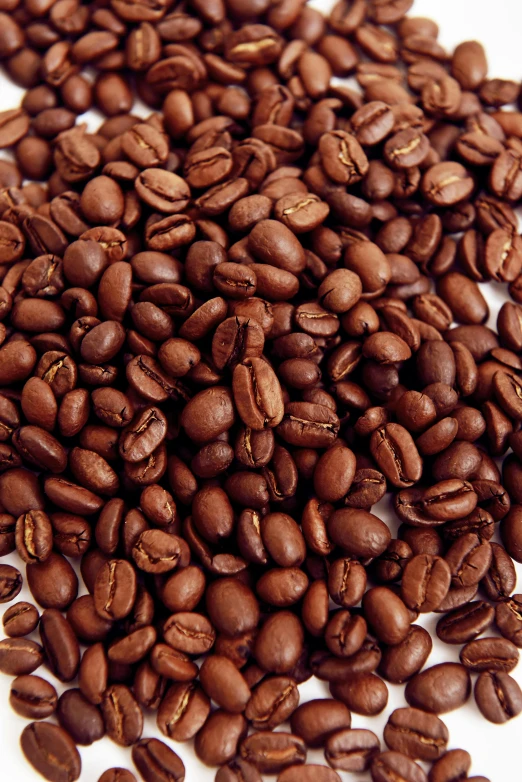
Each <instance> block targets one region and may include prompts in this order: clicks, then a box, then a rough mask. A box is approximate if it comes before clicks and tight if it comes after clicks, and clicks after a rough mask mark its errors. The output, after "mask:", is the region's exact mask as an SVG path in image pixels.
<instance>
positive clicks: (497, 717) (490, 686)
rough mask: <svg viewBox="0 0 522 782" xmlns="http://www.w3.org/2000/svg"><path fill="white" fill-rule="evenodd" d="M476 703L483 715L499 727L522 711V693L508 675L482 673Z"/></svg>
mask: <svg viewBox="0 0 522 782" xmlns="http://www.w3.org/2000/svg"><path fill="white" fill-rule="evenodd" d="M475 701H476V702H477V706H478V707H479V709H480V711H481V713H482V715H483V716H484V717H485V718H486V719H487V720H489V722H493V723H495V724H497V725H499V724H501V723H503V722H507V721H508V720H510V719H512V718H513V717H516V716H517V715H518V714H520V712H521V711H522V691H521V690H520V687H519V685H518V684H517V682H516V681H515V680H514V679H513V678H512V677H511V676H509V674H507V673H501V672H484V673H481V674H480V676H479V677H478V679H477V681H476V684H475Z"/></svg>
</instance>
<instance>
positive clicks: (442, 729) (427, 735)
mask: <svg viewBox="0 0 522 782" xmlns="http://www.w3.org/2000/svg"><path fill="white" fill-rule="evenodd" d="M448 740H449V733H448V729H447V728H446V726H445V725H444V723H443V722H442V720H440V719H439V718H438V717H436V716H435V715H434V714H426V713H425V712H423V711H421V710H420V709H412V708H406V709H395V711H393V712H392V714H391V715H390V718H389V719H388V722H387V723H386V727H385V728H384V741H385V742H386V745H387V746H388V747H389V748H390V749H391V750H394V751H396V752H402V753H404V754H405V755H408V757H410V758H413V759H419V760H431V761H433V760H437V759H438V758H440V757H441V756H442V755H443V754H444V753H445V752H446V748H447V746H448Z"/></svg>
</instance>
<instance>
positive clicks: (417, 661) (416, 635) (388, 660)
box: [379, 625, 432, 684]
mask: <svg viewBox="0 0 522 782" xmlns="http://www.w3.org/2000/svg"><path fill="white" fill-rule="evenodd" d="M431 649H432V641H431V637H430V635H429V633H427V632H426V630H424V628H423V627H418V626H417V625H412V627H411V629H410V631H409V633H408V635H407V636H406V638H405V639H404V640H403V641H401V642H400V643H399V644H396V645H393V646H387V647H385V649H384V650H383V653H382V660H381V662H380V664H379V673H380V674H381V676H383V677H384V678H385V679H386V680H387V681H389V682H392V684H402V683H403V682H405V681H407V680H408V679H411V677H412V676H414V675H415V674H416V673H418V671H420V669H421V668H422V667H423V666H424V663H425V662H426V660H427V659H428V657H429V655H430V653H431Z"/></svg>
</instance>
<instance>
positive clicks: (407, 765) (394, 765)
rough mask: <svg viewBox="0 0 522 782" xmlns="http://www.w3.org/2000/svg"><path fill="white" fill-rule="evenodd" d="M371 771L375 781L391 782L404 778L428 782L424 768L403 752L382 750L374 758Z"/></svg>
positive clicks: (411, 780) (417, 781) (415, 781)
mask: <svg viewBox="0 0 522 782" xmlns="http://www.w3.org/2000/svg"><path fill="white" fill-rule="evenodd" d="M370 772H371V776H372V780H373V782H391V780H393V779H397V778H399V779H404V780H408V782H426V780H427V776H426V774H425V773H424V771H423V770H422V768H421V767H420V766H419V765H417V763H415V762H414V761H413V760H411V759H410V758H409V757H408V756H407V755H403V754H402V752H393V751H390V752H381V753H380V754H379V755H376V756H375V757H374V759H373V760H372V764H371V766H370Z"/></svg>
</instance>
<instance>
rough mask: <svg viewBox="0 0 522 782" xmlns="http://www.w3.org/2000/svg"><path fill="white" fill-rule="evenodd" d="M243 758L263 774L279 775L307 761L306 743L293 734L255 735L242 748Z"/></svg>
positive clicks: (244, 742) (249, 737)
mask: <svg viewBox="0 0 522 782" xmlns="http://www.w3.org/2000/svg"><path fill="white" fill-rule="evenodd" d="M240 754H241V757H242V758H243V759H244V760H246V761H248V762H249V763H252V765H253V766H255V768H257V769H258V771H260V772H261V773H262V774H278V773H280V772H281V771H283V770H284V769H285V768H288V767H289V766H296V765H302V764H303V763H304V762H305V761H306V746H305V743H304V741H303V740H302V739H301V738H299V737H298V736H294V735H292V734H291V733H282V732H281V733H279V732H277V733H253V734H252V735H250V736H248V737H247V738H246V739H244V740H243V741H242V743H241V746H240Z"/></svg>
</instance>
